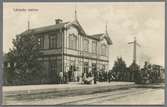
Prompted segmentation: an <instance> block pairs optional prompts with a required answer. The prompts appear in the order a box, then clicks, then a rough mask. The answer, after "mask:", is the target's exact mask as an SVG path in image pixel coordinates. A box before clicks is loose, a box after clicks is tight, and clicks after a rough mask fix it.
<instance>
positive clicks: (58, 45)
mask: <svg viewBox="0 0 167 107" xmlns="http://www.w3.org/2000/svg"><path fill="white" fill-rule="evenodd" d="M61 46H62V35H61V34H58V35H57V48H61Z"/></svg>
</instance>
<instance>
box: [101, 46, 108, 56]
mask: <svg viewBox="0 0 167 107" xmlns="http://www.w3.org/2000/svg"><path fill="white" fill-rule="evenodd" d="M106 51H107V46H106V45H105V44H102V46H101V55H103V56H106V55H107V54H106V53H107V52H106Z"/></svg>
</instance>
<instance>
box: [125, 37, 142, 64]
mask: <svg viewBox="0 0 167 107" xmlns="http://www.w3.org/2000/svg"><path fill="white" fill-rule="evenodd" d="M128 44H133V63H135V64H136V51H137V49H136V47H137V46H138V47H141V46H140V44H138V43H137V41H136V37H134V41H133V42H129V43H128Z"/></svg>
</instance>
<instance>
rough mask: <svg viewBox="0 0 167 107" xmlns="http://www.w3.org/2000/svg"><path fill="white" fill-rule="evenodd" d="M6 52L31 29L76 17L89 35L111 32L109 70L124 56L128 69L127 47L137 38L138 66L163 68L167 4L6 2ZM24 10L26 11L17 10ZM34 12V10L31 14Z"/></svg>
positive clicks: (130, 53) (129, 50) (130, 54)
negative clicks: (106, 27) (160, 66)
mask: <svg viewBox="0 0 167 107" xmlns="http://www.w3.org/2000/svg"><path fill="white" fill-rule="evenodd" d="M3 8H4V9H3V51H4V53H6V52H8V51H9V49H10V48H12V39H14V38H15V36H16V35H17V34H20V33H22V32H23V31H25V30H26V29H27V28H28V24H27V23H28V20H29V21H30V28H36V27H41V26H47V25H52V24H54V23H55V19H57V18H60V19H62V20H63V21H64V22H65V21H72V20H73V19H74V11H75V8H76V10H77V18H78V20H79V22H80V24H81V26H82V27H83V29H84V30H85V32H86V33H87V34H90V35H91V34H97V33H103V32H105V26H106V23H107V26H108V33H109V35H110V38H111V40H112V41H113V45H111V46H110V49H109V51H110V56H109V65H110V66H109V67H110V68H112V66H113V64H114V61H115V60H116V59H117V57H122V58H123V60H125V62H126V64H127V66H129V65H130V64H131V63H132V60H133V46H132V45H128V42H132V41H133V40H134V37H136V39H137V42H138V43H139V44H140V45H141V47H137V63H138V64H139V65H141V66H142V65H143V63H144V61H149V62H150V63H152V64H159V65H162V66H164V53H165V51H164V49H165V47H164V46H165V44H164V42H165V40H164V39H165V5H164V2H156V3H154V2H149V3H148V2H141V3H138V2H133V3H132V2H126V3H124V2H112V3H4V7H3ZM21 9H24V10H26V11H18V10H21ZM30 9H31V10H33V11H30Z"/></svg>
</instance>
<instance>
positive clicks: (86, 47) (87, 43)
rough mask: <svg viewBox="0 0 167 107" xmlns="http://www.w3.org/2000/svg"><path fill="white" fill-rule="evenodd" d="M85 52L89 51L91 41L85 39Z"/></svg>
mask: <svg viewBox="0 0 167 107" xmlns="http://www.w3.org/2000/svg"><path fill="white" fill-rule="evenodd" d="M84 51H87V52H88V51H89V40H88V39H85V40H84Z"/></svg>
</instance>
